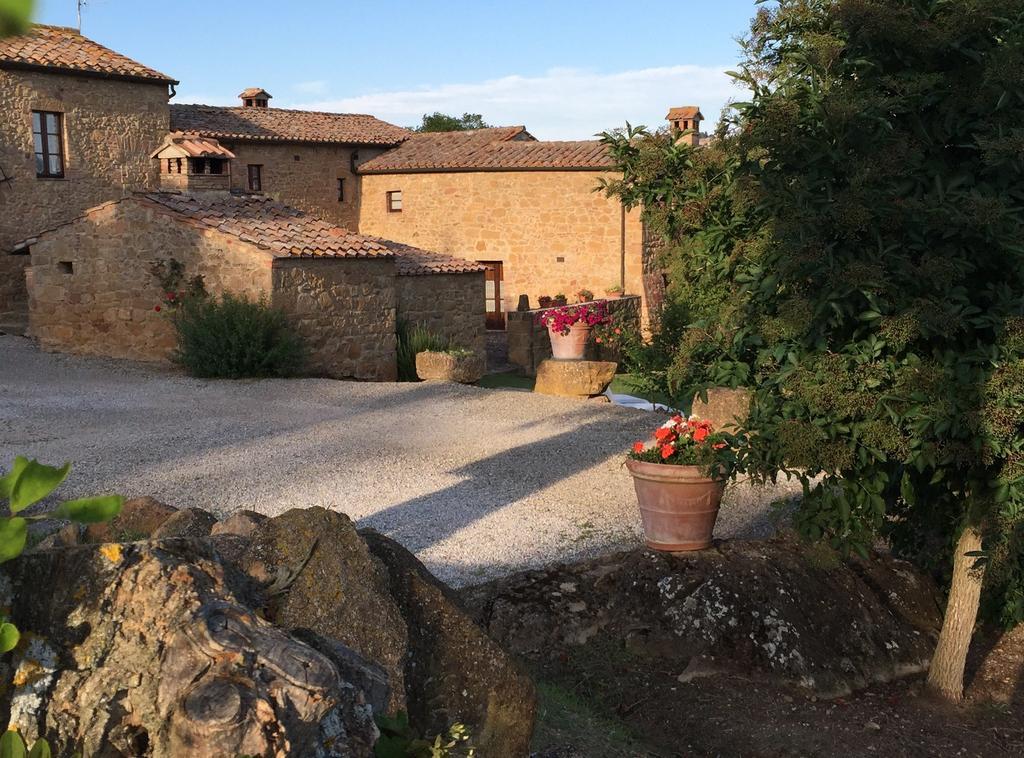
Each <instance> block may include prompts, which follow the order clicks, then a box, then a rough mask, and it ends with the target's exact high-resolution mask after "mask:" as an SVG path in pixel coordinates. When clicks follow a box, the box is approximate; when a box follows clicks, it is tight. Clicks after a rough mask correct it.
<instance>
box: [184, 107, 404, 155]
mask: <svg viewBox="0 0 1024 758" xmlns="http://www.w3.org/2000/svg"><path fill="white" fill-rule="evenodd" d="M171 129H172V130H173V131H181V132H193V133H196V134H201V135H203V136H204V137H216V138H218V139H234V140H243V141H248V140H258V141H267V142H320V143H332V144H350V145H397V144H398V143H399V142H401V141H402V140H403V139H405V138H406V137H408V136H409V134H410V132H409V130H408V129H403V128H402V127H400V126H395V125H394V124H389V123H387V122H386V121H381V120H380V119H377V118H374V117H373V116H367V115H364V114H358V113H321V112H319V111H293V110H286V109H284V108H242V107H232V108H223V107H218V106H214V105H178V104H173V103H172V104H171Z"/></svg>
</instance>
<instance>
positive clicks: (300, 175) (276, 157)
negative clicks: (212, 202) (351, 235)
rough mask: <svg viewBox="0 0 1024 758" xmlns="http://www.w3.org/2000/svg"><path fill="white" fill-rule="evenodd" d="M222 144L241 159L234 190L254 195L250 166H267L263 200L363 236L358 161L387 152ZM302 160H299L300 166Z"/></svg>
mask: <svg viewBox="0 0 1024 758" xmlns="http://www.w3.org/2000/svg"><path fill="white" fill-rule="evenodd" d="M221 144H222V145H223V146H224V147H226V148H228V149H229V150H231V152H233V153H234V154H235V160H233V161H231V187H232V188H233V189H238V190H244V191H248V189H249V172H248V168H247V167H248V166H249V164H258V165H260V166H262V169H261V171H260V174H261V178H262V185H263V189H262V191H263V194H265V195H268V196H270V197H272V198H274V199H275V200H279V201H281V202H283V203H285V204H286V205H290V206H292V207H295V208H298V209H300V210H304V211H306V212H307V213H312V214H313V215H315V216H319V217H320V218H323V219H325V220H327V221H330V222H332V223H334V224H337V225H339V226H344V227H346V228H347V229H351V230H352V231H359V201H360V188H359V177H357V176H356V175H355V174H353V173H352V161H353V156H354V155H355V156H356V159H358V160H365V159H368V158H370V157H372V156H374V155H379V154H380V153H381V152H383V151H382V150H381V149H377V148H355V147H353V146H351V145H307V144H266V143H262V142H232V141H230V140H222V141H221ZM296 158H298V160H296ZM338 179H344V180H345V199H344V200H343V201H341V202H339V201H338Z"/></svg>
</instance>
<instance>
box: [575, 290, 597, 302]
mask: <svg viewBox="0 0 1024 758" xmlns="http://www.w3.org/2000/svg"><path fill="white" fill-rule="evenodd" d="M593 299H594V293H593V292H591V291H590V290H580V291H579V292H577V293H576V302H577V303H589V302H591V301H592V300H593Z"/></svg>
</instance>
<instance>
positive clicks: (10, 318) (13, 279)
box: [0, 252, 30, 329]
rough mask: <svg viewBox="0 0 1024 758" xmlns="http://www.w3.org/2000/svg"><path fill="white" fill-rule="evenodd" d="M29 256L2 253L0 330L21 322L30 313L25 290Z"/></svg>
mask: <svg viewBox="0 0 1024 758" xmlns="http://www.w3.org/2000/svg"><path fill="white" fill-rule="evenodd" d="M29 262H30V258H29V256H27V255H9V254H7V253H4V252H0V329H2V327H3V326H4V325H6V324H10V325H13V324H15V323H17V322H19V321H21V320H22V319H23V318H24V317H25V315H26V314H27V312H28V291H27V290H26V289H25V269H26V268H27V267H28V265H29Z"/></svg>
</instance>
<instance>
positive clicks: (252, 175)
mask: <svg viewBox="0 0 1024 758" xmlns="http://www.w3.org/2000/svg"><path fill="white" fill-rule="evenodd" d="M249 191H250V192H262V191H263V166H260V165H257V164H254V163H252V164H249Z"/></svg>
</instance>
